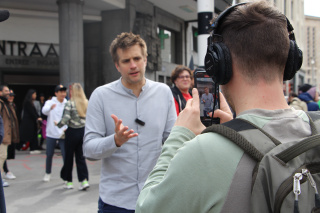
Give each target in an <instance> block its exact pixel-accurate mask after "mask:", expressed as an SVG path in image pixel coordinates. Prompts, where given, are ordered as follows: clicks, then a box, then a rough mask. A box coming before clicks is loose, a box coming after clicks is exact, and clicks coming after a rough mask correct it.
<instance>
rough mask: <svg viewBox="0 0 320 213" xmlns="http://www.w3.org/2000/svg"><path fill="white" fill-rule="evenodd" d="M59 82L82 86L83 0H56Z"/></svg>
mask: <svg viewBox="0 0 320 213" xmlns="http://www.w3.org/2000/svg"><path fill="white" fill-rule="evenodd" d="M57 4H58V6H59V63H60V65H59V66H60V83H62V84H63V85H69V84H70V83H73V82H78V83H80V84H81V85H82V86H84V68H83V67H84V58H83V19H82V13H83V4H84V2H83V0H58V1H57Z"/></svg>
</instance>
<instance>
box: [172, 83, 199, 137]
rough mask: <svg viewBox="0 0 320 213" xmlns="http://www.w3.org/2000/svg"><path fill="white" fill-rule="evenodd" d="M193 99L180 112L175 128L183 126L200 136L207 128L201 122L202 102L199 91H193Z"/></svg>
mask: <svg viewBox="0 0 320 213" xmlns="http://www.w3.org/2000/svg"><path fill="white" fill-rule="evenodd" d="M192 97H193V98H192V99H189V100H188V101H187V105H186V107H185V108H184V109H183V110H182V111H181V112H180V114H179V116H178V118H177V121H176V123H175V126H183V127H186V128H188V129H189V130H191V131H192V132H193V133H194V134H196V135H198V134H200V133H201V132H202V131H203V130H204V129H205V126H204V125H203V124H202V123H201V120H200V100H199V94H198V90H197V89H196V88H194V89H193V90H192Z"/></svg>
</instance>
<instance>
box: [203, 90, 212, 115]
mask: <svg viewBox="0 0 320 213" xmlns="http://www.w3.org/2000/svg"><path fill="white" fill-rule="evenodd" d="M201 103H203V104H204V107H203V116H205V117H210V115H209V113H211V112H212V108H213V107H212V105H213V95H212V94H211V93H209V88H208V87H205V88H204V93H203V94H202V96H201Z"/></svg>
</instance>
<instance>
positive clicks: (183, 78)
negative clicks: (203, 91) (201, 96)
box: [171, 65, 192, 115]
mask: <svg viewBox="0 0 320 213" xmlns="http://www.w3.org/2000/svg"><path fill="white" fill-rule="evenodd" d="M171 82H172V83H173V84H174V85H173V87H172V88H171V91H172V94H173V97H174V102H175V106H176V111H177V115H179V113H180V112H181V111H182V110H183V109H184V108H185V106H186V103H187V100H189V99H190V98H192V96H191V93H190V87H191V83H192V79H191V70H190V69H189V68H188V67H186V66H182V65H179V66H177V67H176V68H175V69H174V70H173V71H172V73H171Z"/></svg>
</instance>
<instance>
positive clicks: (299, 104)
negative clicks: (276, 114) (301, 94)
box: [289, 97, 308, 112]
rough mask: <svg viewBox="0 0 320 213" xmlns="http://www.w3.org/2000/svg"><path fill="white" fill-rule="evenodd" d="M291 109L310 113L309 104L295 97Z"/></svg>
mask: <svg viewBox="0 0 320 213" xmlns="http://www.w3.org/2000/svg"><path fill="white" fill-rule="evenodd" d="M289 106H290V107H293V108H294V109H297V110H299V109H300V110H303V111H305V112H307V111H308V106H307V103H306V102H304V101H302V100H300V99H299V98H298V97H295V98H293V99H292V101H291V103H290V104H289Z"/></svg>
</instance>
